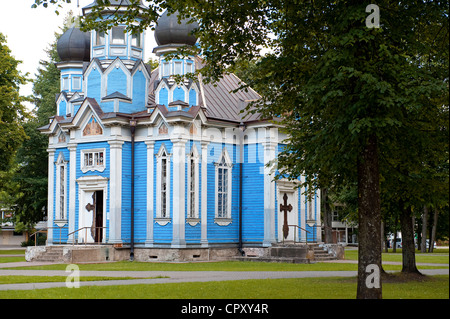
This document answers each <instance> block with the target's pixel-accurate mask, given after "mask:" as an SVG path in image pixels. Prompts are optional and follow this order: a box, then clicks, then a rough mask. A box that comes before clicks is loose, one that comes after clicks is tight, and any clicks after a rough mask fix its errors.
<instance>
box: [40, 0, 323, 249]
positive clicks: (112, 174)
mask: <svg viewBox="0 0 450 319" xmlns="http://www.w3.org/2000/svg"><path fill="white" fill-rule="evenodd" d="M93 4H95V2H94V3H93ZM128 5H129V4H128V1H111V6H112V7H114V9H117V10H118V12H119V13H120V12H123V10H126V9H127V6H128ZM91 8H92V5H89V6H87V7H85V8H83V14H90V11H91ZM109 14H110V13H109V12H105V15H109ZM194 28H195V24H187V22H186V21H182V22H181V24H179V23H178V21H177V16H176V15H170V16H168V15H167V14H166V13H164V14H163V15H162V16H161V18H160V20H159V21H158V26H157V27H156V30H155V38H156V42H157V44H158V46H157V47H155V48H154V51H153V52H154V53H155V54H156V55H157V56H158V57H159V68H157V69H155V70H151V69H150V66H149V65H147V64H145V63H144V62H143V60H142V59H143V57H144V41H145V38H144V37H143V34H130V33H124V30H125V26H122V25H119V26H116V27H113V28H112V29H111V30H109V32H96V31H92V32H89V33H83V32H81V31H80V30H78V29H76V28H71V29H69V30H68V31H67V32H66V33H64V34H63V35H62V36H61V38H60V40H59V42H58V45H57V49H58V53H59V55H60V57H61V60H62V62H60V63H59V64H58V68H59V69H60V70H61V88H62V91H61V93H60V94H59V95H58V96H57V98H56V103H57V113H56V114H55V116H54V117H53V118H51V119H50V122H49V124H48V125H46V126H45V127H42V128H41V129H40V130H41V131H42V133H44V134H46V135H48V137H49V145H48V152H49V162H48V165H49V185H48V212H49V213H48V229H49V233H48V244H49V245H52V244H57V243H59V242H60V241H61V242H63V243H93V242H99V243H103V244H116V245H124V246H127V245H131V243H132V244H133V245H135V246H136V247H140V248H154V247H158V248H186V247H199V248H211V247H248V246H252V247H254V246H259V247H270V246H271V245H272V244H274V243H277V242H281V241H284V240H294V239H295V240H296V241H300V240H302V241H306V239H308V241H319V240H320V228H319V227H315V226H316V225H317V223H320V200H319V197H318V196H319V195H318V194H319V193H318V192H317V193H316V194H315V195H314V196H313V199H312V200H311V201H306V199H305V196H304V195H303V194H302V192H303V191H304V189H296V188H295V183H294V182H289V181H287V180H282V181H279V182H274V181H273V172H272V171H271V168H270V167H266V166H265V164H267V163H269V161H272V160H273V159H275V158H276V157H277V154H278V153H279V152H280V150H282V148H283V144H282V143H283V140H284V138H285V135H283V134H281V133H280V132H279V130H278V129H279V127H280V126H279V125H278V124H276V123H273V122H272V121H267V120H265V119H263V118H261V117H260V115H258V114H253V115H249V116H246V117H243V116H244V115H243V114H242V113H240V111H241V110H242V109H243V108H244V107H245V106H246V105H247V104H248V103H249V102H250V101H253V100H255V99H259V98H260V96H259V95H258V94H257V93H256V92H255V91H253V90H251V89H249V90H248V91H247V92H237V93H232V91H233V90H235V89H237V88H238V87H239V83H240V80H239V79H238V78H237V77H236V76H235V75H234V74H227V75H224V77H223V78H222V79H221V80H220V81H219V82H218V83H216V85H213V84H206V83H203V82H202V79H201V77H199V76H197V75H196V76H194V77H189V76H186V75H188V74H191V73H193V72H195V71H196V70H198V69H199V68H201V67H202V64H203V61H202V59H201V57H199V56H187V57H184V58H177V59H172V60H169V59H167V54H168V53H170V52H173V51H174V50H176V49H177V48H179V47H180V46H186V45H187V46H193V45H195V43H196V41H197V39H196V38H195V37H194V36H193V35H192V34H191V31H192V30H193V29H194ZM176 76H180V77H181V78H182V81H181V82H177V81H176ZM286 227H287V229H286ZM298 227H301V228H303V229H305V230H306V231H307V232H306V231H304V230H302V229H301V228H298ZM283 228H284V229H285V230H283ZM306 237H307V238H306Z"/></svg>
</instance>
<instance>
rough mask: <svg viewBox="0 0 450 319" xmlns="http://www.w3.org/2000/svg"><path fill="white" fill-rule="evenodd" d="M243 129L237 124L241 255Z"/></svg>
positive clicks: (243, 253) (242, 126) (240, 241)
mask: <svg viewBox="0 0 450 319" xmlns="http://www.w3.org/2000/svg"><path fill="white" fill-rule="evenodd" d="M244 131H245V124H244V123H243V122H241V123H240V124H239V132H240V133H239V134H240V141H239V143H240V145H239V247H238V250H239V252H240V253H241V255H242V256H245V251H244V250H242V166H243V163H244Z"/></svg>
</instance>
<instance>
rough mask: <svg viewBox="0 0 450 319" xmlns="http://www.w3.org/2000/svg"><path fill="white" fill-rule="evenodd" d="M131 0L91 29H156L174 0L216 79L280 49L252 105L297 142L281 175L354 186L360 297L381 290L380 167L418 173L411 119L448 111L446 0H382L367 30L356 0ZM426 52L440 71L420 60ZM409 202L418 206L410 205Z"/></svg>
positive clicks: (261, 63) (265, 65)
mask: <svg viewBox="0 0 450 319" xmlns="http://www.w3.org/2000/svg"><path fill="white" fill-rule="evenodd" d="M35 2H36V3H37V4H41V3H44V4H47V3H48V2H49V1H48V0H36V1H35ZM50 2H57V3H61V2H65V1H57V0H55V1H54V0H51V1H50ZM130 2H131V3H132V6H130V9H129V10H127V11H126V12H125V13H124V14H123V15H121V16H119V15H114V16H112V17H111V19H109V20H107V21H100V20H98V17H100V16H101V11H102V10H103V9H104V8H105V5H107V4H108V3H109V1H107V0H103V1H100V0H97V1H96V3H97V6H96V7H95V8H94V11H93V13H92V15H90V16H88V17H87V18H86V19H85V20H84V22H83V23H84V26H85V27H87V28H95V29H103V30H105V29H108V28H109V27H110V26H111V25H114V24H117V23H129V22H130V21H132V20H133V19H134V18H135V17H136V16H137V14H141V15H144V17H145V18H144V19H143V21H142V23H141V24H140V25H130V26H129V28H130V29H131V30H132V31H136V29H144V28H146V27H148V26H154V23H155V21H156V19H157V18H158V16H159V13H160V12H161V9H165V8H167V9H168V10H169V12H170V13H174V12H175V11H178V13H179V15H180V17H181V18H184V17H192V18H195V19H196V20H197V21H199V22H200V26H199V28H198V29H197V30H196V34H197V36H199V38H200V45H201V54H202V55H203V57H204V58H205V61H206V65H205V67H204V68H203V69H202V70H201V71H200V72H201V73H202V74H203V76H204V78H205V79H208V80H210V81H215V80H217V79H218V78H220V77H221V76H222V75H223V73H224V72H226V70H227V69H228V68H230V67H231V68H232V67H233V66H234V65H235V64H236V61H239V60H243V61H246V60H247V61H254V60H255V59H258V58H259V55H260V54H259V52H260V49H261V48H262V47H264V46H267V47H269V48H270V49H271V50H270V53H268V54H266V55H265V56H264V57H261V58H260V59H259V60H258V62H257V65H258V69H259V70H260V72H258V73H257V76H256V78H255V79H254V81H253V83H257V84H258V85H259V86H261V87H264V88H266V90H264V92H260V93H261V94H262V99H261V100H260V101H259V102H257V103H253V105H251V106H252V107H253V109H254V110H255V111H257V112H260V113H261V114H262V115H263V116H264V117H265V118H269V119H270V118H272V117H280V118H281V119H282V123H283V124H284V126H285V127H286V132H287V133H288V135H289V139H288V144H287V145H286V147H285V149H284V151H283V152H282V153H281V154H280V156H279V158H278V165H279V171H280V176H283V175H285V174H289V176H290V177H291V178H298V177H299V176H300V175H306V176H308V179H307V180H306V181H305V183H304V184H305V185H303V186H308V189H309V190H312V189H314V188H318V187H322V188H323V187H329V186H331V185H352V184H355V183H356V185H357V190H358V215H359V262H358V285H357V298H381V296H382V289H381V283H380V282H379V281H377V280H375V282H373V283H372V284H370V280H371V279H373V278H374V276H373V275H374V274H371V273H370V269H377V268H378V269H380V268H381V250H380V245H379V239H380V235H381V223H380V222H381V203H380V198H381V191H380V176H383V175H381V173H382V171H381V170H380V169H381V168H384V165H385V163H384V162H385V161H386V162H388V161H391V160H393V161H394V162H395V163H396V164H397V163H402V164H400V165H401V166H404V167H405V170H406V172H405V173H404V174H406V175H409V174H410V172H411V169H412V168H413V167H415V165H416V163H415V162H414V159H413V158H407V157H406V156H405V158H403V157H400V156H399V151H400V146H399V145H401V143H411V138H413V135H409V134H407V133H405V131H406V127H408V126H413V127H417V126H416V125H417V124H418V122H420V120H421V119H420V116H421V115H424V114H426V113H427V111H428V110H432V112H433V114H435V113H436V112H435V108H436V107H440V106H441V105H444V109H445V108H447V109H448V102H444V101H445V96H446V93H443V92H444V91H446V90H447V89H448V85H447V83H448V76H447V75H445V76H444V75H443V72H442V68H443V65H444V64H445V63H441V62H440V61H441V60H442V59H445V58H446V57H447V58H448V46H447V44H448V20H447V19H448V1H443V2H424V1H421V2H420V1H412V0H411V1H405V2H402V3H398V2H395V3H393V2H390V1H386V0H384V1H383V0H382V1H378V3H377V4H378V6H379V8H380V12H381V18H380V27H379V28H377V27H375V28H371V27H368V25H367V24H366V22H367V21H366V19H367V18H368V16H369V13H367V12H366V5H365V4H362V3H361V2H359V1H355V0H353V1H350V0H349V1H339V2H329V1H322V0H319V1H313V2H309V1H300V0H290V1H289V0H286V1H283V0H269V1H267V0H264V1H249V2H241V1H238V0H215V1H207V0H196V1H192V0H184V1H179V0H155V1H151V2H150V1H147V2H149V3H148V4H149V8H148V9H146V10H143V12H139V10H138V8H137V6H138V4H139V2H140V1H138V0H130ZM369 26H371V25H370V24H369ZM441 32H443V34H447V38H446V37H445V36H443V37H442V36H440V34H441ZM446 39H447V41H445V40H446ZM430 46H432V47H433V49H432V50H430ZM441 51H443V52H444V54H443V55H440V54H438V53H440V52H441ZM425 57H426V58H427V59H428V61H430V62H429V63H428V64H427V66H433V67H430V68H427V67H424V65H423V64H421V63H420V62H423V59H425ZM447 69H448V68H447ZM438 70H440V71H438ZM443 102H444V103H443ZM397 138H399V142H397ZM422 138H423V139H424V140H425V137H424V136H421V139H422ZM400 140H401V142H400ZM397 146H398V147H397ZM386 150H389V151H386ZM380 154H383V156H382V157H380ZM389 156H391V157H389ZM400 158H401V159H402V160H404V161H401V160H399V159H400ZM413 162H414V163H413ZM391 164H392V163H391ZM386 176H387V175H385V176H383V177H386ZM405 185H408V186H409V183H407V184H405ZM403 194H404V193H403ZM403 194H399V195H400V196H401V195H403ZM405 203H408V204H409V202H408V201H407V199H405ZM405 209H406V211H407V212H408V214H409V212H412V210H411V206H410V205H406V206H405ZM405 216H406V214H405ZM374 238H375V240H374ZM368 270H369V271H368ZM375 275H376V274H375ZM375 277H376V276H375ZM368 283H369V284H368Z"/></svg>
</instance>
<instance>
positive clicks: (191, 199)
mask: <svg viewBox="0 0 450 319" xmlns="http://www.w3.org/2000/svg"><path fill="white" fill-rule="evenodd" d="M199 158H200V157H199V154H198V151H197V148H196V146H195V144H193V145H192V151H191V154H190V155H189V156H188V160H187V163H188V166H187V210H188V211H187V217H188V222H189V224H191V225H192V226H195V225H196V224H197V223H198V222H199V221H198V220H197V219H198V218H199V193H200V191H199V190H200V188H199V167H198V166H199Z"/></svg>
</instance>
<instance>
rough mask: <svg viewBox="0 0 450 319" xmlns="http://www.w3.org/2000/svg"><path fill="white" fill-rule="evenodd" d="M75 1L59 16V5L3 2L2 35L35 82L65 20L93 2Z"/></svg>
mask: <svg viewBox="0 0 450 319" xmlns="http://www.w3.org/2000/svg"><path fill="white" fill-rule="evenodd" d="M78 2H79V8H77V0H72V3H71V4H66V3H63V7H62V9H58V11H59V15H57V14H56V13H55V9H56V8H57V7H56V6H55V5H49V7H48V8H44V7H42V6H40V7H38V8H36V9H32V8H31V6H32V5H33V3H34V0H0V32H1V33H3V35H5V36H6V41H7V42H6V44H7V46H8V47H9V49H10V50H11V54H12V56H14V58H15V59H16V60H20V61H22V63H21V64H19V67H18V68H19V70H20V71H21V72H22V74H25V73H29V77H30V78H32V79H34V78H35V74H36V73H37V70H38V68H39V61H40V60H47V54H46V53H45V50H46V49H47V48H49V47H50V44H51V43H52V42H53V41H54V39H55V32H58V33H59V32H60V29H59V28H60V27H62V25H63V21H64V17H65V16H66V14H67V12H69V10H72V11H73V12H74V13H75V14H81V8H82V7H84V6H86V5H88V4H90V3H92V2H93V1H92V0H78ZM145 43H146V47H145V51H146V52H145V57H144V60H145V61H147V60H148V59H149V58H150V57H151V56H152V53H151V52H152V50H153V47H155V46H156V42H155V41H154V37H153V32H151V31H150V29H149V30H147V31H146V39H145ZM32 88H33V84H32V83H29V84H27V85H25V86H23V87H21V89H20V94H21V95H31V94H32V93H33V92H32Z"/></svg>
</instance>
